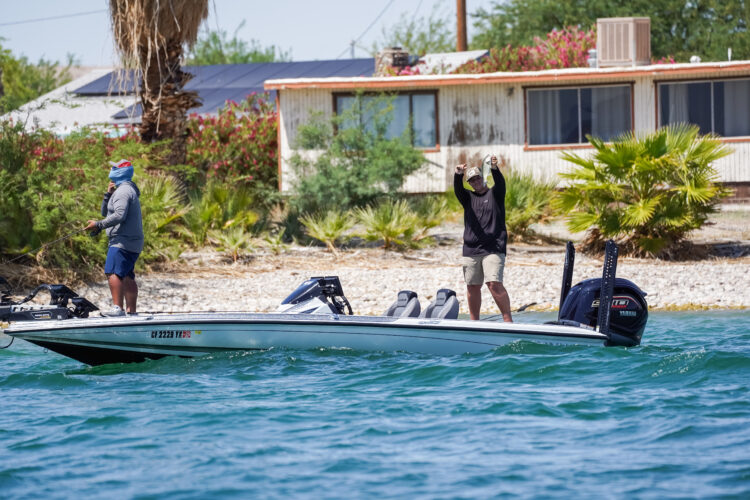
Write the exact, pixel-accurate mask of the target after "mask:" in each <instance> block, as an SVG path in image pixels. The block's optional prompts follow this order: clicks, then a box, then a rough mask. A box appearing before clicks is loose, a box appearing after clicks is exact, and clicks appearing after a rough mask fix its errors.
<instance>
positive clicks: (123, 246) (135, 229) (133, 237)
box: [86, 160, 143, 316]
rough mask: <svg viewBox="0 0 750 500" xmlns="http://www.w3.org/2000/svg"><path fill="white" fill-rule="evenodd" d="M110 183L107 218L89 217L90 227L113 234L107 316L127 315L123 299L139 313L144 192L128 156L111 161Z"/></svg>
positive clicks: (105, 207) (107, 268)
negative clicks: (137, 269)
mask: <svg viewBox="0 0 750 500" xmlns="http://www.w3.org/2000/svg"><path fill="white" fill-rule="evenodd" d="M110 165H111V166H112V169H111V170H110V172H109V179H110V181H111V182H110V183H109V186H108V188H107V192H106V193H105V194H104V200H103V201H102V207H101V212H102V216H103V217H105V218H104V219H103V220H100V221H96V220H90V221H88V225H87V226H86V230H89V229H94V230H96V231H100V230H102V229H105V230H106V231H107V236H108V237H109V250H107V260H106V262H105V264H104V273H105V274H106V275H107V279H108V281H109V290H110V292H111V293H112V303H113V307H112V309H111V310H109V311H104V312H102V315H103V316H124V315H125V311H124V310H123V299H124V300H125V303H126V304H127V312H128V314H135V312H136V302H137V301H138V285H137V284H136V282H135V272H134V271H133V270H134V268H135V261H136V260H138V256H139V255H140V253H141V251H142V250H143V223H142V220H141V203H140V201H139V197H140V195H141V192H140V191H139V190H138V186H136V185H135V183H133V181H132V178H133V165H132V164H131V163H130V162H129V161H128V160H120V161H118V162H110Z"/></svg>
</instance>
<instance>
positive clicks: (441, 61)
mask: <svg viewBox="0 0 750 500" xmlns="http://www.w3.org/2000/svg"><path fill="white" fill-rule="evenodd" d="M489 53H490V51H489V50H467V51H464V52H437V53H434V54H425V55H423V56H422V57H420V58H419V62H418V63H417V65H416V66H417V68H419V72H420V73H421V74H423V75H429V74H432V73H435V74H438V73H443V74H445V73H450V72H451V71H453V70H455V69H456V68H458V67H460V66H463V65H464V64H466V63H467V62H470V61H478V60H480V59H481V58H483V57H484V56H486V55H487V54H489Z"/></svg>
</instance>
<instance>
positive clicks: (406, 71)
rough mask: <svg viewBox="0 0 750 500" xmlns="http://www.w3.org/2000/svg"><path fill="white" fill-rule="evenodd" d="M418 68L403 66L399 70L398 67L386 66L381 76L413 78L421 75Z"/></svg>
mask: <svg viewBox="0 0 750 500" xmlns="http://www.w3.org/2000/svg"><path fill="white" fill-rule="evenodd" d="M421 74H422V73H421V72H420V70H419V66H404V67H403V68H399V67H398V66H388V67H387V68H385V73H384V74H383V76H413V75H421Z"/></svg>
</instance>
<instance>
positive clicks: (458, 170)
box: [456, 163, 466, 175]
mask: <svg viewBox="0 0 750 500" xmlns="http://www.w3.org/2000/svg"><path fill="white" fill-rule="evenodd" d="M464 172H466V163H462V164H460V165H456V173H457V174H461V175H463V174H464Z"/></svg>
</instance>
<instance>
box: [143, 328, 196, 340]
mask: <svg viewBox="0 0 750 500" xmlns="http://www.w3.org/2000/svg"><path fill="white" fill-rule="evenodd" d="M192 334H193V332H192V330H151V338H152V339H189V338H190V337H191V336H192Z"/></svg>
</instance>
